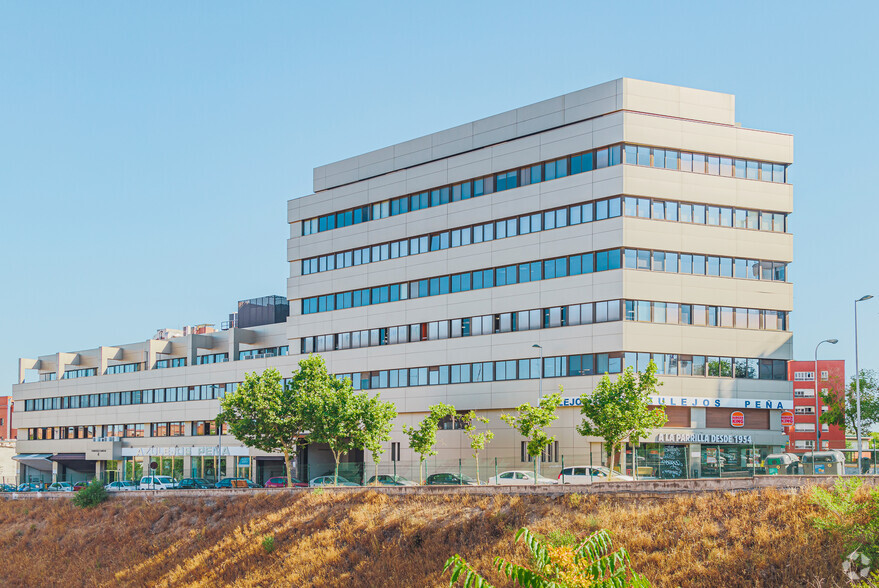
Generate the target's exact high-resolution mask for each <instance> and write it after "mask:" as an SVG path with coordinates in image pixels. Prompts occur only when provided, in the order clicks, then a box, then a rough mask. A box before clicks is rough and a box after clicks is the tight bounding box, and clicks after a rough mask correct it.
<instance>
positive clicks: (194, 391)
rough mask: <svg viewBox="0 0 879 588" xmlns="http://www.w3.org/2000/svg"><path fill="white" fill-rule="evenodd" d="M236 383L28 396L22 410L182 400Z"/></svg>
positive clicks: (218, 394)
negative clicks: (48, 396)
mask: <svg viewBox="0 0 879 588" xmlns="http://www.w3.org/2000/svg"><path fill="white" fill-rule="evenodd" d="M237 387H238V384H237V383H234V382H233V383H227V384H203V385H200V386H179V387H175V388H156V389H154V390H130V391H126V392H108V393H107V392H105V393H102V394H78V395H74V396H53V397H50V398H29V399H27V400H25V401H24V410H25V411H26V412H28V411H34V410H65V409H70V408H96V407H100V406H129V405H132V404H156V403H162V402H185V401H187V400H214V399H216V398H222V397H224V396H225V395H226V394H229V393H231V392H233V391H234V390H235V389H236V388H237Z"/></svg>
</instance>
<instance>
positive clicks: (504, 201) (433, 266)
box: [14, 79, 793, 477]
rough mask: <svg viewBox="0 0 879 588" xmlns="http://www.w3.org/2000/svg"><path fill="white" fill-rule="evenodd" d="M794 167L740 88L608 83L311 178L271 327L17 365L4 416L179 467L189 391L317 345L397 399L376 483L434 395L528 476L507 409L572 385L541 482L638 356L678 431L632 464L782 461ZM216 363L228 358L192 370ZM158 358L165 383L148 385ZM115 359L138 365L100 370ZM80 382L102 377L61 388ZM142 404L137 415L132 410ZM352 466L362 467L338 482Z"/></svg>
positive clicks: (652, 470)
mask: <svg viewBox="0 0 879 588" xmlns="http://www.w3.org/2000/svg"><path fill="white" fill-rule="evenodd" d="M792 161H793V140H792V137H791V136H790V135H787V134H783V133H776V132H769V131H763V130H755V129H749V128H746V127H743V126H742V125H740V124H739V123H738V122H736V119H735V99H734V96H732V95H729V94H720V93H716V92H708V91H702V90H694V89H689V88H682V87H676V86H668V85H663V84H656V83H650V82H643V81H638V80H631V79H620V80H615V81H612V82H608V83H605V84H601V85H598V86H594V87H591V88H587V89H585V90H581V91H577V92H573V93H570V94H566V95H564V96H559V97H557V98H553V99H550V100H546V101H543V102H539V103H536V104H532V105H530V106H525V107H523V108H519V109H516V110H512V111H508V112H504V113H502V114H498V115H495V116H492V117H489V118H486V119H481V120H477V121H474V122H472V123H467V124H464V125H461V126H458V127H454V128H452V129H448V130H445V131H441V132H438V133H434V134H431V135H427V136H424V137H420V138H417V139H413V140H411V141H407V142H404V143H400V144H397V145H393V146H390V147H386V148H383V149H379V150H376V151H373V152H370V153H366V154H363V155H359V156H356V157H352V158H349V159H345V160H342V161H339V162H337V163H332V164H329V165H325V166H321V167H318V168H316V169H315V170H314V193H313V194H309V195H306V196H303V197H300V198H295V199H293V200H290V201H289V202H288V210H287V216H288V219H287V220H288V223H289V226H290V239H289V241H288V244H287V253H288V260H289V262H290V267H289V269H290V273H289V279H288V288H287V297H286V301H289V317H288V318H287V320H286V323H285V324H284V323H274V324H272V325H270V326H268V327H249V326H247V325H246V324H243V320H242V319H243V316H242V310H241V308H239V312H238V313H237V316H236V317H232V316H230V324H236V323H235V321H237V327H235V328H233V329H230V330H229V331H221V332H220V333H213V334H207V335H198V334H193V335H187V336H185V337H182V338H173V339H170V340H169V343H170V347H163V348H162V351H161V353H163V354H164V355H161V356H160V355H156V354H157V353H159V351H158V347H156V345H159V344H158V343H152V342H148V345H146V346H144V344H139V345H141V347H138V346H137V345H135V346H133V347H132V349H133V350H134V351H133V352H132V353H133V354H134V355H133V356H132V355H131V354H129V352H128V351H127V349H128V346H121V347H114V348H100V349H98V350H92V351H90V352H79V353H69V354H56V355H54V356H49V357H47V358H40V359H38V360H22V361H23V363H22V370H21V371H22V378H20V380H23V379H24V370H25V368H32V369H36V370H37V372H38V373H39V374H40V377H41V378H43V379H44V380H46V381H41V382H34V383H24V384H18V385H17V386H15V387H14V389H15V398H16V400H17V401H19V402H20V401H22V400H23V401H25V402H28V401H33V402H34V403H37V402H40V401H41V402H43V405H42V410H37V409H34V410H33V411H32V410H29V408H28V407H26V408H25V411H24V412H22V413H18V414H17V416H16V419H17V421H16V423H17V426H18V427H20V430H21V431H31V430H33V429H34V428H36V429H40V428H47V427H61V428H64V427H80V426H91V427H94V432H93V434H94V436H97V437H100V438H102V439H111V438H112V439H115V440H113V441H109V440H108V441H103V443H113V444H114V445H113V457H114V459H119V458H120V457H135V458H136V457H137V456H136V455H129V454H131V453H132V452H135V453H136V452H137V451H170V450H166V449H164V448H167V447H170V446H172V445H177V446H178V449H179V447H188V448H189V451H193V450H196V449H195V448H196V447H198V446H199V445H198V444H199V443H200V442H201V440H200V439H198V435H195V431H197V430H199V429H198V428H197V423H201V422H205V421H206V420H208V419H210V418H212V416H214V415H215V414H216V411H217V409H218V406H217V404H218V403H217V400H216V399H215V398H214V392H208V393H206V394H207V396H202V395H201V394H202V392H201V390H202V387H205V386H207V387H211V386H221V387H224V386H228V387H227V388H222V390H229V389H232V387H233V386H234V384H235V383H236V382H240V381H241V380H242V379H243V373H244V372H245V371H252V370H253V369H254V368H256V367H260V368H261V367H263V366H273V367H278V368H279V369H281V371H282V372H284V373H285V375H286V374H288V373H289V372H290V371H292V370H293V369H295V366H296V364H297V362H298V360H299V359H301V357H303V356H304V355H305V354H308V353H319V354H321V355H322V356H323V357H324V358H325V359H326V361H327V364H328V366H329V368H330V370H331V371H332V372H334V373H336V374H339V375H340V376H344V377H350V378H351V379H352V381H353V383H354V386H355V387H356V388H358V389H368V390H369V391H370V392H371V393H373V392H376V393H380V394H381V397H382V398H383V399H385V400H391V401H393V402H395V403H396V404H397V407H398V410H399V412H400V416H399V418H398V423H397V426H396V428H395V430H394V432H393V434H392V435H393V439H392V441H391V443H390V446H389V449H390V451H389V452H388V453H386V454H385V459H384V461H383V463H382V466H381V467H382V469H383V470H384V471H389V470H390V468H398V471H399V472H400V473H404V474H405V475H408V476H410V477H417V471H418V469H417V462H418V458H417V456H416V455H415V454H414V453H413V452H412V451H411V450H410V449H409V448H408V443H407V440H406V438H405V436H404V435H403V434H402V432H401V427H400V425H403V424H410V425H413V424H416V423H417V422H418V421H419V420H420V419H421V418H422V417H423V416H424V414H425V413H426V411H427V410H428V407H429V406H430V405H432V404H435V403H437V402H445V403H448V404H452V405H454V406H455V407H456V408H457V409H458V410H459V411H461V412H465V411H469V410H471V409H473V410H476V411H477V412H479V413H481V414H483V415H484V416H487V417H489V418H490V421H491V422H490V425H489V426H490V427H491V429H492V430H493V431H495V433H496V437H495V439H494V440H493V441H492V443H491V444H490V445H489V446H488V448H487V449H486V450H485V451H484V452H483V456H484V460H485V461H486V463H489V464H492V466H493V464H494V460H497V464H498V467H502V468H504V469H522V468H526V469H527V468H530V467H531V465H530V464H529V458H528V456H527V454H526V452H525V450H524V441H523V439H522V438H521V437H520V436H518V435H517V434H515V433H514V432H513V431H512V430H511V429H510V428H509V427H508V426H507V425H505V424H504V423H503V422H501V420H500V415H501V414H502V413H505V412H510V411H511V410H513V409H514V408H515V407H516V406H518V405H520V404H522V403H534V402H536V401H537V400H538V397H539V395H540V394H541V393H543V394H546V393H550V392H553V391H556V390H557V389H559V387H563V388H564V390H563V394H562V396H563V398H564V401H563V406H562V407H561V408H560V409H559V411H558V414H559V419H558V420H557V421H556V422H555V424H554V425H553V426H552V431H551V432H552V434H554V435H555V436H556V437H557V442H556V443H554V444H553V445H552V446H550V448H549V450H548V451H547V452H546V453H545V455H544V456H543V461H544V465H543V471H544V473H549V474H550V475H555V474H556V473H557V472H558V470H559V468H560V467H561V463H562V461H563V460H564V462H565V463H566V464H568V465H576V464H580V463H586V464H588V463H596V464H597V463H601V462H602V461H603V448H602V444H601V440H600V439H593V438H589V439H586V438H583V437H581V436H579V435H578V434H577V432H576V430H575V426H576V424H577V423H578V422H579V421H580V415H579V410H578V409H577V403H578V402H579V397H580V395H581V394H583V393H588V392H589V391H590V390H592V389H593V388H594V386H595V385H596V384H597V382H598V380H599V379H600V377H601V375H602V374H605V373H607V374H610V375H611V377H616V375H617V374H619V373H620V372H621V371H622V370H623V369H625V368H626V367H627V366H633V367H634V368H635V369H638V370H643V369H644V368H645V367H646V366H647V364H648V362H649V361H650V360H651V359H652V360H653V361H654V362H655V363H656V364H657V366H658V367H659V373H660V374H661V379H662V381H663V386H662V388H661V389H660V394H658V395H657V397H656V398H655V403H656V404H658V405H663V406H665V407H666V411H667V414H668V417H669V422H668V423H667V425H666V426H665V427H663V428H662V429H661V430H657V431H654V432H653V433H652V434H651V435H650V437H649V438H648V439H646V440H645V442H644V443H642V444H641V446H640V447H639V448H637V450H636V454H633V453H632V450H631V449H630V450H629V451H628V452H626V453H624V454H623V456H622V457H623V461H624V467H625V468H626V469H631V468H632V465H633V464H636V465H637V466H638V468H639V472H640V473H641V474H642V475H653V476H660V477H687V476H692V475H702V476H711V475H717V476H719V475H738V474H742V475H743V474H746V473H747V472H748V471H753V467H754V464H756V463H758V462H759V461H760V460H761V459H762V457H764V456H765V455H766V454H768V453H772V452H777V451H780V450H782V449H783V448H784V446H785V445H786V442H787V440H786V437H785V436H784V434H783V431H782V426H781V411H782V410H783V409H792V408H793V406H792V391H791V390H792V388H791V383H790V382H789V381H788V379H787V373H788V368H787V362H788V360H790V359H791V337H792V335H791V316H790V313H791V311H792V301H793V297H792V285H791V282H790V279H789V276H788V272H787V269H788V264H789V263H790V262H791V261H792V253H793V237H792V235H791V233H790V232H789V230H788V227H789V225H788V217H789V215H790V214H791V212H792V211H793V191H792V186H791V184H790V182H789V169H788V168H789V166H790V164H791V163H792ZM178 339H179V343H178V342H177V341H178ZM282 346H283V347H285V348H286V349H288V350H289V353H288V354H287V355H285V356H282V357H274V358H270V359H265V358H263V359H259V360H257V362H243V361H240V360H241V359H243V356H242V355H241V353H242V351H247V352H250V351H257V352H258V351H259V350H260V349H279V348H280V347H282ZM219 348H222V349H223V352H224V353H228V357H229V358H230V359H231V360H232V361H229V362H227V363H222V364H219V367H218V366H217V364H214V365H213V366H204V365H193V363H194V362H197V361H198V359H197V358H198V357H200V354H202V353H205V354H216V353H219V351H217V349H219ZM227 348H228V351H226V349H227ZM118 349H122V350H123V351H122V352H120V351H118ZM120 353H121V355H120ZM138 354H140V355H138ZM257 355H259V353H257ZM129 357H134V359H129ZM158 357H162V358H163V360H164V361H171V362H172V363H171V364H170V365H168V366H166V367H169V368H171V369H163V370H161V371H158V372H157V371H156V370H155V369H154V368H155V367H157V366H156V362H157V361H159V360H158ZM180 360H182V361H180ZM129 361H137V362H143V363H144V367H143V369H142V370H141V371H138V372H134V373H129V374H120V373H113V372H108V371H107V370H108V369H110V368H111V367H112V368H113V369H116V365H119V364H120V362H122V363H124V362H129ZM175 361H176V363H174V362H175ZM76 362H78V363H76ZM86 366H88V367H86ZM70 370H72V371H73V372H74V373H78V372H83V375H84V376H96V377H93V378H88V377H84V378H82V379H80V378H76V379H71V380H68V379H66V378H65V377H64V374H66V373H68V371H70ZM88 370H92V371H91V372H89V373H85V371H88ZM53 373H54V374H55V377H54V378H55V379H52V380H49V376H48V375H47V374H53ZM163 387H171V388H174V389H175V390H177V389H180V390H184V391H183V392H179V391H175V395H176V396H175V399H178V400H177V402H175V403H174V404H169V403H168V401H167V394H166V395H165V401H164V402H159V401H157V400H156V396H155V393H153V396H152V399H151V402H149V403H148V402H147V400H146V399H147V397H146V396H145V395H144V391H145V390H155V389H160V388H163ZM135 392H140V396H139V397H138V398H139V400H137V402H138V404H136V405H129V404H123V402H124V401H125V400H127V399H128V398H127V397H126V396H124V395H125V394H126V393H130V394H132V396H131V399H130V402H131V403H134V402H135V397H134V395H133V394H134V393H135ZM86 393H87V394H94V393H97V394H101V393H107V394H116V393H119V394H120V404H119V405H118V406H114V405H109V406H100V402H101V400H100V399H99V401H98V402H99V406H97V407H92V406H91V404H89V406H88V408H82V407H80V408H76V409H74V408H69V405H65V404H64V403H65V400H64V398H66V397H68V396H70V395H71V394H86ZM221 393H223V392H222V391H220V392H217V394H221ZM180 395H182V399H181V396H180ZM46 398H50V400H49V402H50V404H51V406H52V407H53V408H52V410H51V411H49V412H47V410H46V408H45V403H46ZM108 402H110V400H108ZM56 403H57V408H55V406H56ZM34 406H37V405H36V404H34ZM80 406H81V405H80ZM172 417H173V418H172ZM156 422H158V423H166V422H175V423H180V424H179V425H178V428H177V429H175V430H177V431H183V435H182V437H183V438H181V439H174V440H169V439H167V438H165V436H163V435H161V434H160V435H157V436H153V435H152V432H153V431H154V430H156V429H155V426H156ZM130 423H136V424H134V425H130ZM108 426H112V427H114V428H113V429H110V430H108V429H106V427H108ZM129 426H132V427H135V428H134V429H132V431H131V433H132V434H131V435H129V433H128V428H127V427H129ZM138 426H139V427H141V431H142V435H140V434H139V433H138V429H137V427H138ZM460 426H461V419H449V420H448V421H446V422H444V423H442V428H443V430H441V431H440V432H439V443H438V455H437V456H435V457H432V458H431V459H430V460H429V461H428V463H427V467H428V472H434V471H448V470H449V469H454V470H456V471H457V470H458V469H460V470H462V471H465V472H466V473H472V465H471V464H472V461H473V460H472V457H470V454H471V451H470V449H469V447H468V446H467V442H466V439H465V438H464V435H463V431H461V430H460ZM116 427H120V428H119V429H118V430H117V429H116ZM164 430H165V429H159V431H164ZM169 430H170V429H169ZM108 432H112V433H113V435H109V434H108ZM117 433H118V434H117ZM39 434H40V433H37V435H39ZM42 434H43V436H44V437H45V435H46V433H45V432H43V433H42ZM51 434H52V435H53V438H52V439H51V440H46V439H45V438H43V439H28V441H27V443H26V444H23V446H22V448H20V450H19V452H20V453H22V454H24V453H25V452H28V454H33V455H50V456H51V457H46V458H45V459H46V460H47V461H52V459H56V460H57V459H58V458H57V454H60V453H61V452H68V451H69V452H71V453H73V452H76V455H75V457H77V458H79V457H80V455H81V453H82V452H83V451H87V450H88V447H91V446H93V444H95V443H96V442H94V441H88V442H84V441H83V442H82V443H80V442H79V441H78V440H76V443H77V445H76V447H77V449H75V450H74V449H70V448H69V447H72V446H73V445H72V442H70V441H69V440H67V439H56V438H54V435H55V434H56V433H55V431H54V430H53V432H52V433H51ZM59 434H60V433H59ZM20 436H22V435H21V434H20ZM24 436H28V437H29V436H30V433H25V435H24ZM223 444H224V448H227V450H228V451H231V448H236V449H235V451H239V452H241V453H240V455H239V454H235V457H236V460H235V461H234V463H233V462H232V461H230V462H229V463H228V464H227V465H226V468H227V469H226V470H225V471H227V472H229V471H232V470H233V468H235V471H243V468H253V467H255V466H254V465H253V464H254V462H255V461H256V460H257V459H260V460H263V463H268V462H267V461H265V460H268V459H269V458H271V457H272V456H265V455H259V454H258V452H253V451H250V450H247V449H246V448H243V447H241V446H240V444H239V443H237V442H236V441H235V440H233V439H231V438H227V437H225V436H224V437H223ZM205 446H207V444H205ZM116 448H118V449H119V451H118V452H117V450H116ZM151 448H161V449H155V450H154V449H151ZM205 451H206V450H205ZM238 458H243V460H244V461H243V463H244V464H248V465H241V464H242V461H240V460H238ZM187 459H188V458H187ZM362 460H363V455H362V453H360V452H354V453H352V455H350V456H349V458H348V461H349V462H350V463H349V464H348V466H349V468H348V469H349V470H350V471H352V472H353V471H354V470H356V467H355V466H357V465H358V464H360V463H362ZM91 461H94V462H96V463H97V462H101V461H102V460H101V459H100V456H99V455H97V454H96V453H91V454H87V455H85V460H84V462H83V463H82V464H79V465H80V467H81V469H84V470H88V469H89V462H91ZM135 463H136V462H135ZM111 465H112V466H113V467H115V468H116V469H115V470H113V471H121V469H120V468H124V467H128V466H118V465H117V464H116V462H113V463H112V464H111ZM197 466H198V464H196V463H195V462H193V463H192V464H190V465H189V466H187V465H186V460H184V464H182V466H181V467H183V468H184V469H185V468H188V470H185V471H192V472H194V471H196V469H195V468H196V467H197ZM328 466H329V459H328V452H326V451H325V450H323V449H321V448H320V447H310V448H308V449H307V450H305V451H303V452H301V453H300V456H299V463H298V467H299V468H300V469H301V470H302V471H303V472H310V473H311V474H313V475H321V474H323V473H325V472H324V471H321V470H323V469H327V468H328ZM43 467H45V466H43ZM96 467H97V468H98V469H100V468H101V467H103V466H101V465H100V464H99V463H97V465H96ZM134 467H136V466H134ZM198 467H203V466H198ZM483 467H485V466H483ZM238 468H241V470H239V469H238ZM56 469H57V468H56ZM266 471H268V470H266ZM254 475H256V474H254ZM352 475H356V472H355V473H353V474H352Z"/></svg>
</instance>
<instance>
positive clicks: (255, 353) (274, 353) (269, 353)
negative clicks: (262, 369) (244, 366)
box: [238, 345, 290, 360]
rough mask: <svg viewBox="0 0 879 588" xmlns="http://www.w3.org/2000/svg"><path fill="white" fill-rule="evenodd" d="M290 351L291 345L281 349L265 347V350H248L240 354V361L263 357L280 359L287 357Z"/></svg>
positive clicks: (282, 346)
mask: <svg viewBox="0 0 879 588" xmlns="http://www.w3.org/2000/svg"><path fill="white" fill-rule="evenodd" d="M289 351H290V346H289V345H281V346H280V347H265V348H263V349H247V350H245V351H239V352H238V359H239V360H242V359H260V358H263V357H279V356H282V355H287V354H288V353H289Z"/></svg>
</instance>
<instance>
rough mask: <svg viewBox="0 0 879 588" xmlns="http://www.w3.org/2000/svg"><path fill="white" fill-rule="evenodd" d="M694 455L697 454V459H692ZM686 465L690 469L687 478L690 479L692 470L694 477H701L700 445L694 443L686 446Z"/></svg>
mask: <svg viewBox="0 0 879 588" xmlns="http://www.w3.org/2000/svg"><path fill="white" fill-rule="evenodd" d="M695 454H699V457H693V455H695ZM687 463H688V465H689V468H690V469H689V472H688V473H687V476H690V477H692V475H693V470H696V477H701V476H702V445H700V444H698V443H694V444H692V445H688V446H687Z"/></svg>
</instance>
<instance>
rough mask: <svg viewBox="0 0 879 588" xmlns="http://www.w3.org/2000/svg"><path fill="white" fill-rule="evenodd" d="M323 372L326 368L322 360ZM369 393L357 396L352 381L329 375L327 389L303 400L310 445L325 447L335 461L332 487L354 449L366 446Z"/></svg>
mask: <svg viewBox="0 0 879 588" xmlns="http://www.w3.org/2000/svg"><path fill="white" fill-rule="evenodd" d="M321 368H322V369H323V372H324V373H325V374H326V367H325V366H324V365H323V360H321ZM369 400H370V399H369V396H368V394H367V393H366V392H360V393H358V392H355V391H354V387H353V385H352V384H351V379H350V378H345V379H344V380H340V379H338V378H335V377H333V376H331V375H329V374H326V386H320V387H317V388H316V389H315V390H314V391H313V392H312V393H311V394H309V395H308V396H306V397H305V398H304V399H303V411H302V413H303V424H304V426H305V428H306V430H307V431H308V434H307V437H308V442H309V443H326V444H327V445H328V446H329V448H330V451H331V452H332V454H333V459H334V460H335V461H336V467H335V470H334V473H333V483H334V484H336V485H338V483H339V463H341V461H342V457H343V456H344V455H346V454H347V453H348V452H349V451H351V450H352V449H358V448H361V447H363V446H364V441H365V437H364V414H365V413H366V407H367V405H368V403H369Z"/></svg>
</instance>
